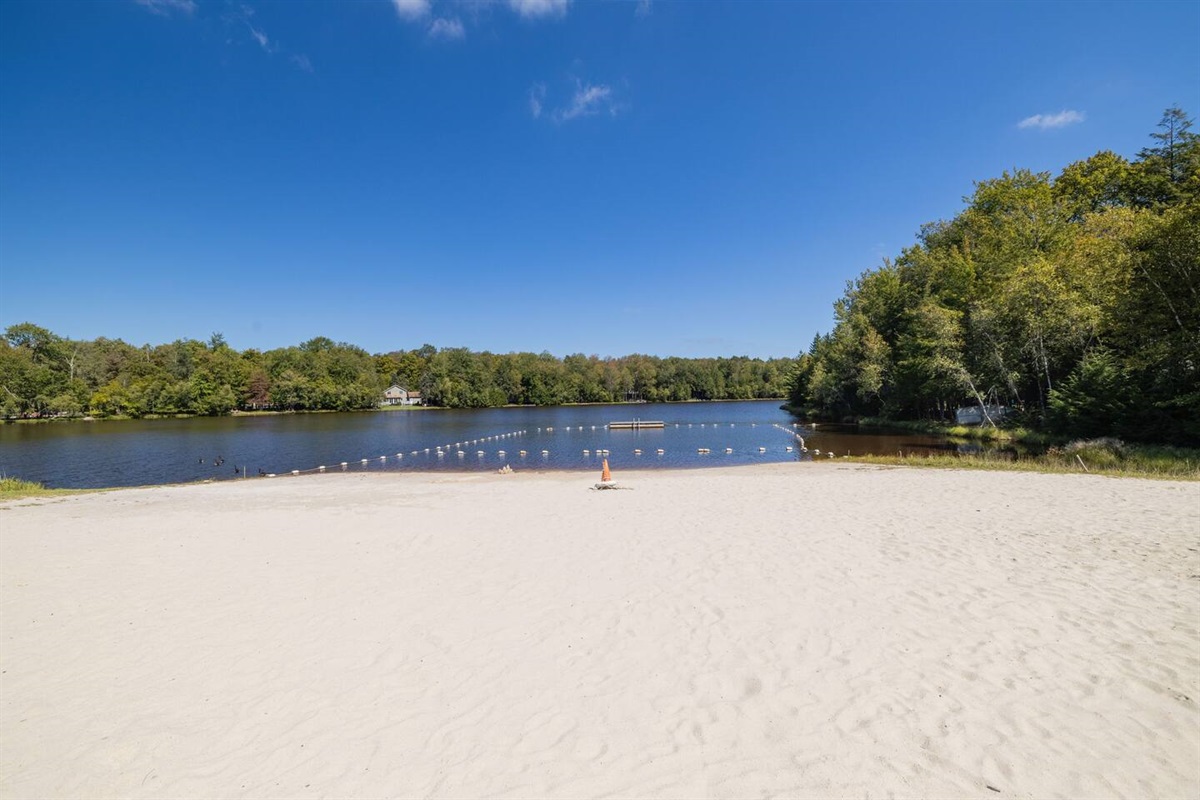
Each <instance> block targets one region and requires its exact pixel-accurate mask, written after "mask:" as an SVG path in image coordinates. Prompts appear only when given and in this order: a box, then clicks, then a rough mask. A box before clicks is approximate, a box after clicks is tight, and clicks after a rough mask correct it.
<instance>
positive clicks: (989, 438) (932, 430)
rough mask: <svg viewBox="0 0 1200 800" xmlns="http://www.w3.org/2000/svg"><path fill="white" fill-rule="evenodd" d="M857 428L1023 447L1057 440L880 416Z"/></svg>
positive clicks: (1021, 431) (1019, 431) (1019, 430)
mask: <svg viewBox="0 0 1200 800" xmlns="http://www.w3.org/2000/svg"><path fill="white" fill-rule="evenodd" d="M858 424H859V427H863V428H882V429H885V430H887V429H890V430H901V431H910V432H912V433H927V434H930V435H932V436H948V437H951V438H954V439H967V440H973V441H980V442H1021V443H1024V444H1033V445H1038V444H1043V445H1044V444H1051V443H1053V442H1056V441H1062V440H1061V439H1056V438H1055V437H1053V436H1049V435H1047V434H1045V433H1042V432H1040V431H1035V430H1030V429H1029V428H1024V427H1021V426H1019V425H1014V426H1010V427H1005V428H993V427H992V426H991V425H948V424H946V423H944V422H932V421H930V420H890V419H883V418H882V417H863V418H862V419H860V420H859V421H858Z"/></svg>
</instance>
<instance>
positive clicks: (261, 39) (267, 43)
mask: <svg viewBox="0 0 1200 800" xmlns="http://www.w3.org/2000/svg"><path fill="white" fill-rule="evenodd" d="M246 27H247V28H249V29H250V35H251V36H252V37H254V41H256V42H258V46H259V47H261V48H262V49H263V50H264V51H266V52H268V53H274V52H275V48H273V47H272V46H271V40H270V39H268V38H267V35H266V34H265V33H263V32H262V31H260V30H259V29H258V28H255V27H254V26H253V25H251V24H250V23H248V22H247V23H246Z"/></svg>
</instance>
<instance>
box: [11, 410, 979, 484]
mask: <svg viewBox="0 0 1200 800" xmlns="http://www.w3.org/2000/svg"><path fill="white" fill-rule="evenodd" d="M632 419H641V420H661V421H663V422H665V423H666V427H665V428H661V429H649V430H645V429H643V430H609V429H608V428H607V427H606V426H607V424H608V423H610V422H614V421H623V420H632ZM797 435H799V436H800V437H803V439H804V444H805V445H806V446H807V447H808V452H803V451H802V450H801V449H800V441H799V440H798V439H797V438H796V436H797ZM971 447H974V448H976V449H977V446H975V445H972V446H971ZM439 448H440V450H441V454H440V455H439V453H438V450H439ZM702 448H704V449H707V450H709V452H708V453H699V452H697V451H698V450H700V449H702ZM788 448H791V449H790V450H789V449H788ZM947 449H949V450H955V449H961V448H960V447H958V446H955V445H950V444H947V443H946V441H945V440H944V439H940V438H938V437H932V436H926V435H921V434H887V433H874V432H872V433H866V432H859V431H857V430H856V429H855V428H854V427H853V426H834V425H828V426H826V425H818V426H817V427H816V429H814V428H813V427H812V426H811V425H808V424H803V423H799V422H798V421H797V420H796V419H795V418H794V417H792V416H791V415H790V414H788V413H786V412H784V411H782V410H780V408H779V401H777V400H770V401H747V402H723V403H667V404H639V405H597V406H559V407H553V408H493V409H478V410H420V411H380V412H361V413H345V414H281V415H276V416H259V417H215V418H209V417H196V418H191V419H161V420H121V421H97V422H50V423H44V424H7V425H0V473H2V474H3V475H5V476H15V477H19V478H23V479H25V480H31V481H37V482H39V483H44V484H46V485H47V486H50V487H54V488H99V487H107V486H140V485H146V484H160V483H184V482H189V481H198V480H234V479H238V480H241V479H242V476H243V475H246V476H248V477H249V478H250V479H253V478H255V477H258V476H259V475H260V474H262V473H275V474H278V475H286V474H289V473H291V472H292V470H301V471H310V470H316V469H317V468H318V467H320V466H325V467H326V471H329V472H334V471H341V470H343V469H345V470H346V471H363V470H369V471H372V472H375V471H381V470H392V471H395V470H425V471H428V470H445V471H480V470H484V471H494V470H496V469H499V468H500V467H502V466H504V465H505V464H509V465H511V466H512V468H513V469H514V470H518V471H520V470H583V471H594V472H596V473H597V477H598V476H599V470H600V462H601V459H603V458H608V461H609V464H610V465H611V466H612V468H613V470H615V471H618V472H619V471H620V470H621V469H634V468H637V469H682V468H693V467H708V466H730V465H739V464H760V463H767V462H777V461H797V460H811V459H814V458H822V459H824V458H827V454H828V453H829V452H835V453H836V454H837V455H845V454H847V453H851V454H854V455H862V454H868V453H884V454H890V453H895V452H897V451H904V452H906V453H908V452H934V451H944V450H947ZM522 450H524V451H525V455H521V451H522ZM604 450H607V451H608V453H607V454H604V453H603V452H600V451H604ZM660 450H661V451H662V452H661V453H660V452H659V451H660ZM727 450H728V451H729V452H726V451H727ZM818 450H819V451H820V452H821V455H820V456H818V455H817V451H818ZM637 451H640V453H639V452H637ZM364 459H365V461H364ZM343 462H345V467H343V466H342V463H343ZM235 470H236V473H235Z"/></svg>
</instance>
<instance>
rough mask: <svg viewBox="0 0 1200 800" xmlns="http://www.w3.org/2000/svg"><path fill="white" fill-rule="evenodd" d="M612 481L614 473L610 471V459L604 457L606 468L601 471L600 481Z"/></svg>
mask: <svg viewBox="0 0 1200 800" xmlns="http://www.w3.org/2000/svg"><path fill="white" fill-rule="evenodd" d="M611 481H612V473H611V472H609V471H608V459H607V458H606V459H604V469H602V470H601V471H600V482H601V483H610V482H611Z"/></svg>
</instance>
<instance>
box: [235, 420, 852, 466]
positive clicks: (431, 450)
mask: <svg viewBox="0 0 1200 800" xmlns="http://www.w3.org/2000/svg"><path fill="white" fill-rule="evenodd" d="M697 424H698V425H699V427H701V428H714V429H715V428H723V427H730V428H733V427H736V426H737V423H736V422H701V423H692V422H688V423H680V422H675V423H669V426H670V427H674V428H680V427H683V426H686V427H688V428H691V427H694V426H696V425H697ZM742 424H743V425H745V424H747V423H745V422H743V423H742ZM748 424H749V425H750V427H752V428H756V427H758V425H759V423H757V422H750V423H748ZM762 424H763V425H764V426H766V425H768V424H769V425H771V426H772V427H774V428H777V429H778V430H780V431H782V432H784V433H787V434H788V435H789V436H792V437H794V439H795V441H796V446H795V447H793V446H791V445H789V446H786V447H785V448H784V452H787V453H791V452H793V451H794V450H796V449H798V450H799V451H800V452H801V453H807V452H808V447H806V446H805V443H804V437H803V436H801V435H800V434H799V433H798V432H797V431H798V430H799V429H801V428H804V427H805V426H802V425H800V424H799V423H792V424H791V425H790V426H788V425H780V424H779V423H775V422H771V423H766V422H764V423H762ZM608 427H609V426H608V425H591V426H587V427H585V426H583V425H577V426H572V425H566V426H564V427H563V428H562V431H563V432H570V431H572V430H574V431H578V432H581V433H582V432H584V431H585V430H586V431H589V432H590V431H595V430H607V429H608ZM810 427H811V429H812V430H814V431H815V430H816V428H817V426H816V424H812V425H811V426H810ZM536 431H537V433H555V432H556V431H555V428H554V426H545V427H539V428H537V429H536ZM528 434H529V431H528V430H518V431H509V432H507V433H498V434H492V435H491V436H483V437H479V438H475V439H471V440H464V441H461V442H452V443H447V444H444V445H433V446H432V447H426V448H423V449H422V448H418V449H416V450H411V451H409V452H408V456H409V457H417V456H420V455H432V456H434V457H435V458H445V457H446V455H447V454H448V453H451V452H453V453H454V454H455V456H456V457H457V458H460V459H462V458H465V457H466V455H467V451H466V450H465V449H464V448H465V447H467V446H469V445H473V446H478V445H480V444H484V443H487V442H499V441H501V440H504V439H514V438H517V437H520V436H527V435H528ZM757 449H758V452H759V453H766V452H767V448H766V447H759V448H757ZM724 451H725V453H726V454H727V455H732V454H733V453H734V450H733V448H732V447H726V448H724ZM611 452H612V451H611V450H609V449H606V448H596V449H594V450H593V449H584V450H583V455H584V456H585V457H588V456H591V455H593V454H594V455H595V456H596V457H597V458H604V457H607V456H609V455H610V454H611ZM632 452H633V455H634V456H641V455H642V450H641V449H640V448H635V449H634V450H633V451H632ZM816 452H817V455H820V451H816ZM696 453H697V454H698V455H708V454H710V453H712V449H711V448H708V447H700V448H697V449H696ZM655 454H656V455H659V456H662V455H665V454H666V451H665V450H664V449H663V448H657V449H656V450H655ZM475 455H476V456H477V457H478V458H480V459H482V458H485V457H486V456H487V452H486V451H485V450H476V451H475ZM496 455H497V456H499V457H501V458H504V457H505V456H506V455H507V451H506V450H498V451H496ZM517 455H518V456H520V457H521V458H526V457H528V455H529V451H528V450H518V451H517ZM540 455H541V456H542V458H548V457H549V456H550V451H549V450H545V449H543V450H541V451H540ZM828 455H829V456H830V457H833V453H829V454H828ZM404 457H405V453H404V452H397V453H396V454H395V455H381V456H377V457H375V458H373V459H372V458H362V459H358V461H357V463H358V464H359V465H360V466H362V467H363V468H364V469H366V468H367V467H368V466H369V465H370V463H371V462H372V461H378V462H379V463H380V464H387V463H388V462H389V460H394V461H395V462H396V463H402V462H403V460H404ZM350 464H351V462H349V461H339V462H337V464H336V465H333V466H330V465H326V464H322V465H320V466H316V467H309V468H308V469H293V470H289V471H287V472H283V473H276V472H263V471H262V470H260V471H259V477H263V478H275V477H278V476H279V475H281V474H284V475H293V476H299V475H310V474H316V473H323V472H328V471H330V470H331V469H338V470H341V471H343V472H345V471H346V470H348V469H349V467H350Z"/></svg>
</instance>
